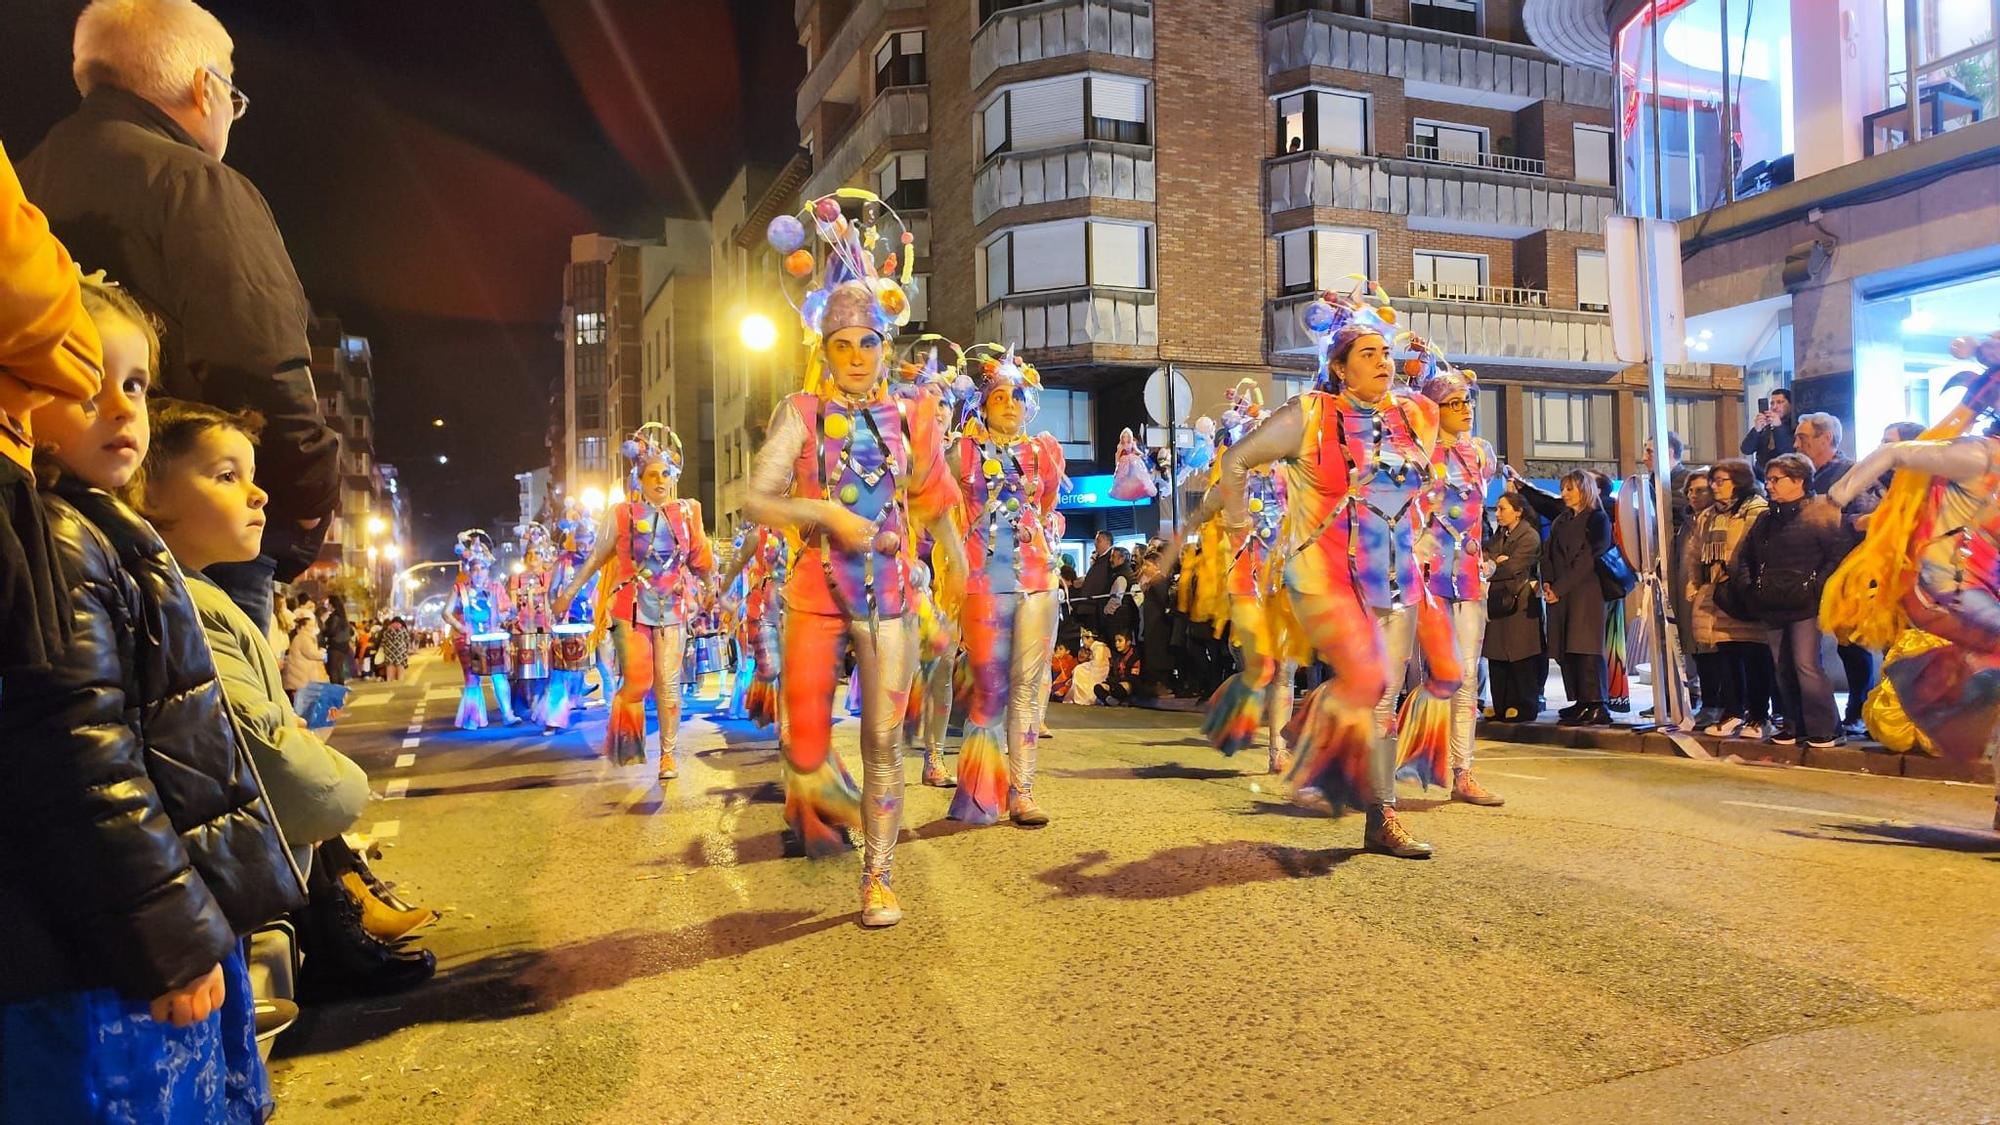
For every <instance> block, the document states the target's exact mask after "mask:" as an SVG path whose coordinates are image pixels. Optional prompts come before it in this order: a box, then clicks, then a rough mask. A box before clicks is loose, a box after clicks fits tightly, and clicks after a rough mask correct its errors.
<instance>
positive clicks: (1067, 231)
mask: <svg viewBox="0 0 2000 1125" xmlns="http://www.w3.org/2000/svg"><path fill="white" fill-rule="evenodd" d="M1010 237H1012V238H1013V240H1014V276H1013V279H1012V281H1013V288H1012V289H1011V290H1010V291H1011V292H1014V293H1036V292H1042V291H1045V290H1050V289H1072V288H1077V287H1080V286H1082V285H1084V284H1085V278H1084V268H1083V238H1084V224H1083V223H1082V222H1081V221H1080V220H1079V221H1071V222H1063V223H1040V224H1037V225H1035V226H1029V227H1018V228H1016V229H1015V230H1014V231H1013V232H1011V235H1010Z"/></svg>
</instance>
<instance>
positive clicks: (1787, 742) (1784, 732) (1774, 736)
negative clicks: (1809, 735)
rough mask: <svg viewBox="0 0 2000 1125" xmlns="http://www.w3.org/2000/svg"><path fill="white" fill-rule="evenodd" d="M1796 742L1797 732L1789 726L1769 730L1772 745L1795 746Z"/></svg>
mask: <svg viewBox="0 0 2000 1125" xmlns="http://www.w3.org/2000/svg"><path fill="white" fill-rule="evenodd" d="M1798 744H1799V732H1797V731H1795V730H1792V729H1791V728H1789V727H1779V728H1778V729H1777V730H1774V731H1772V732H1771V745H1773V746H1797V745H1798Z"/></svg>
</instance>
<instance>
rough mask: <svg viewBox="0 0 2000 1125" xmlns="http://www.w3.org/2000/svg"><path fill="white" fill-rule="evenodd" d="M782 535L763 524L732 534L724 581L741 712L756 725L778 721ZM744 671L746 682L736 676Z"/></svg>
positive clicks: (733, 715)
mask: <svg viewBox="0 0 2000 1125" xmlns="http://www.w3.org/2000/svg"><path fill="white" fill-rule="evenodd" d="M787 554H788V548H787V546H786V544H785V537H784V536H782V535H780V534H778V533H777V532H775V531H772V530H771V529H770V528H768V527H758V526H755V525H750V526H747V527H745V528H744V529H743V531H742V532H741V533H739V534H738V536H737V548H736V561H735V563H734V564H733V566H734V568H735V571H736V574H735V576H733V577H732V578H731V579H730V580H729V585H730V587H731V589H732V599H733V601H734V603H735V605H736V606H737V610H736V614H737V617H736V627H737V645H738V649H739V651H740V656H739V658H738V659H739V661H740V664H741V666H740V667H739V668H738V674H739V683H741V684H742V708H741V713H740V714H738V713H736V709H735V708H734V707H732V708H731V713H730V716H729V717H730V718H745V719H749V720H750V721H751V722H753V723H755V724H757V725H758V726H760V727H768V726H770V725H772V724H773V723H776V722H777V721H778V660H779V649H778V636H779V622H780V620H781V619H782V618H783V616H784V606H783V603H782V600H781V598H780V594H781V592H782V591H783V590H784V586H785V559H786V557H787ZM746 672H747V673H748V680H747V682H743V680H742V676H743V674H744V673H746Z"/></svg>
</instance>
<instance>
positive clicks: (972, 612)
mask: <svg viewBox="0 0 2000 1125" xmlns="http://www.w3.org/2000/svg"><path fill="white" fill-rule="evenodd" d="M982 603H984V604H982ZM1056 612H1057V606H1056V597H1055V592H1054V591H1052V590H1035V591H1031V592H1028V593H1019V594H974V595H972V596H970V597H968V598H966V612H965V650H966V657H967V659H969V660H971V661H972V668H973V704H972V709H971V710H972V713H971V714H969V715H968V716H967V717H966V720H965V722H966V726H967V727H968V728H970V727H973V726H983V725H985V724H987V723H989V722H993V721H995V720H998V719H1000V718H1001V717H1002V716H1001V714H1000V712H1001V710H1002V706H1003V705H1004V708H1005V715H1004V717H1005V721H1006V724H1007V770H1008V778H1009V781H1010V783H1011V785H1012V787H1013V788H1014V789H1015V790H1016V791H1017V792H1020V793H1023V794H1031V793H1033V792H1034V788H1035V746H1036V742H1037V740H1038V739H1039V738H1040V737H1041V719H1042V712H1043V710H1044V705H1043V703H1042V702H1041V701H1042V700H1044V699H1047V698H1048V692H1047V690H1046V688H1045V677H1046V675H1047V673H1048V668H1049V657H1050V655H1051V654H1052V653H1053V652H1054V651H1055V642H1054V638H1055V631H1056ZM996 696H1002V697H1003V698H996Z"/></svg>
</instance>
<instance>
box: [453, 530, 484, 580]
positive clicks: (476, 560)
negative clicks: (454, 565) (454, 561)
mask: <svg viewBox="0 0 2000 1125" xmlns="http://www.w3.org/2000/svg"><path fill="white" fill-rule="evenodd" d="M452 553H453V554H456V555H457V556H458V568H459V570H461V571H464V572H467V573H470V572H472V571H474V570H480V569H485V568H488V567H491V566H492V565H493V537H492V536H491V535H488V534H487V533H486V530H485V529H484V528H478V527H468V528H466V529H465V530H464V531H461V532H459V533H458V544H457V545H456V546H454V547H453V548H452Z"/></svg>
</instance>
